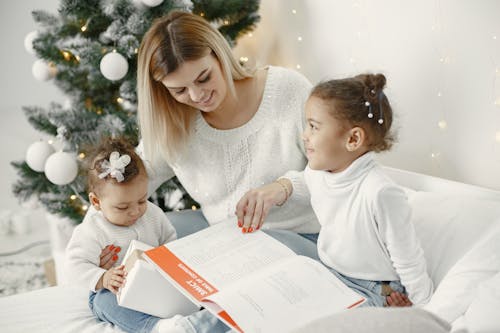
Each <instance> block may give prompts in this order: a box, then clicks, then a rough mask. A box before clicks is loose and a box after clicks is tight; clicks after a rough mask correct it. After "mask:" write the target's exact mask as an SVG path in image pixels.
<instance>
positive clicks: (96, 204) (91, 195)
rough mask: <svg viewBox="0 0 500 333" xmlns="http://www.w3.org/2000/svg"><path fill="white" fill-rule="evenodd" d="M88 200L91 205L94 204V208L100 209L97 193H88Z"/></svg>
mask: <svg viewBox="0 0 500 333" xmlns="http://www.w3.org/2000/svg"><path fill="white" fill-rule="evenodd" d="M89 200H90V203H91V204H92V206H94V208H95V209H97V210H101V202H100V200H99V198H98V197H97V195H96V194H95V193H94V192H90V193H89Z"/></svg>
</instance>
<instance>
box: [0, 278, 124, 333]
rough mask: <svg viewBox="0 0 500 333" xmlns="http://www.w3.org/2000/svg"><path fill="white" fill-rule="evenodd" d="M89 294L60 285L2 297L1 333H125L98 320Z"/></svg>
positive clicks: (0, 312) (80, 289)
mask: <svg viewBox="0 0 500 333" xmlns="http://www.w3.org/2000/svg"><path fill="white" fill-rule="evenodd" d="M88 293H89V292H88V290H86V289H85V288H79V287H74V286H58V287H50V288H44V289H39V290H35V291H31V292H27V293H23V294H18V295H13V296H8V297H3V298H0V331H1V332H3V333H26V332H37V333H59V332H60V333H66V332H67V333H75V332H84V333H94V332H95V333H98V332H99V333H123V331H122V330H120V329H119V328H115V327H113V326H112V325H111V324H108V323H104V322H100V321H98V320H97V319H96V318H95V317H94V315H93V314H92V312H91V311H90V309H89V307H88Z"/></svg>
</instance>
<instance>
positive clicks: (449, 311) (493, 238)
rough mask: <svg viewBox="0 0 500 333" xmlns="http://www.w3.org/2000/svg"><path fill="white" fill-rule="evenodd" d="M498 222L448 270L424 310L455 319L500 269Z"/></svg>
mask: <svg viewBox="0 0 500 333" xmlns="http://www.w3.org/2000/svg"><path fill="white" fill-rule="evenodd" d="M499 221H500V220H497V221H495V225H496V226H495V227H494V228H493V229H489V231H488V232H487V233H486V235H484V237H483V238H482V239H481V240H480V241H479V242H477V244H476V245H474V247H473V248H472V249H470V250H469V251H468V252H467V253H466V254H465V255H464V256H463V258H461V259H460V260H459V261H458V262H457V263H456V264H455V265H454V266H453V267H452V268H451V269H450V271H449V272H448V273H447V274H446V276H445V277H444V278H443V280H442V281H441V283H440V284H439V286H438V287H437V289H436V291H435V293H434V295H433V296H432V298H431V300H430V302H429V303H428V304H427V305H426V306H425V307H424V308H425V309H426V310H428V311H430V312H432V313H434V314H436V315H437V316H439V317H441V318H443V319H445V320H446V321H448V322H450V323H451V322H453V321H455V320H456V319H457V318H458V317H460V316H461V315H463V314H464V313H465V311H466V310H467V308H468V307H469V305H470V304H471V302H472V300H473V299H474V296H475V295H476V293H477V287H478V285H479V284H480V283H482V282H484V281H486V280H488V279H489V278H491V277H492V276H494V275H495V274H496V273H498V272H499V271H500V225H498V222H499Z"/></svg>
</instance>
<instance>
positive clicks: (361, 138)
mask: <svg viewBox="0 0 500 333" xmlns="http://www.w3.org/2000/svg"><path fill="white" fill-rule="evenodd" d="M365 140H366V133H365V130H364V129H362V128H361V127H353V128H351V129H350V130H349V133H348V136H347V141H346V144H345V147H346V149H347V151H356V150H357V149H359V147H361V146H362V145H363V144H364V143H365Z"/></svg>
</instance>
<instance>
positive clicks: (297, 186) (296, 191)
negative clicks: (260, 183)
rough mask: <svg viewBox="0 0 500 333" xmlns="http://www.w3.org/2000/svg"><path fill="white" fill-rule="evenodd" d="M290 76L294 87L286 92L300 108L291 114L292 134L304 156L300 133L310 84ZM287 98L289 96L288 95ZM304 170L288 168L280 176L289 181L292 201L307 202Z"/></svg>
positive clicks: (295, 76) (291, 72)
mask: <svg viewBox="0 0 500 333" xmlns="http://www.w3.org/2000/svg"><path fill="white" fill-rule="evenodd" d="M290 76H291V77H293V82H294V89H288V93H290V94H293V95H294V97H296V98H298V99H299V100H300V110H299V111H298V112H295V113H294V114H293V117H294V123H295V130H296V135H295V136H294V140H295V144H296V145H297V146H298V147H299V148H300V151H301V152H302V155H303V156H304V158H305V157H306V152H305V148H304V141H303V140H302V133H303V132H304V129H305V126H306V116H305V104H306V102H307V99H308V98H309V94H310V92H311V88H312V85H311V83H310V82H309V81H308V80H307V78H305V77H304V76H303V75H301V74H299V73H297V72H295V71H290ZM288 98H291V96H290V97H288ZM304 177H305V175H304V170H290V171H287V172H286V173H285V174H284V175H283V176H281V177H280V178H287V179H289V180H290V181H291V183H292V187H293V191H292V194H291V197H290V200H291V201H294V202H308V201H309V198H310V195H309V190H308V188H307V186H306V182H305V178H304Z"/></svg>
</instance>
